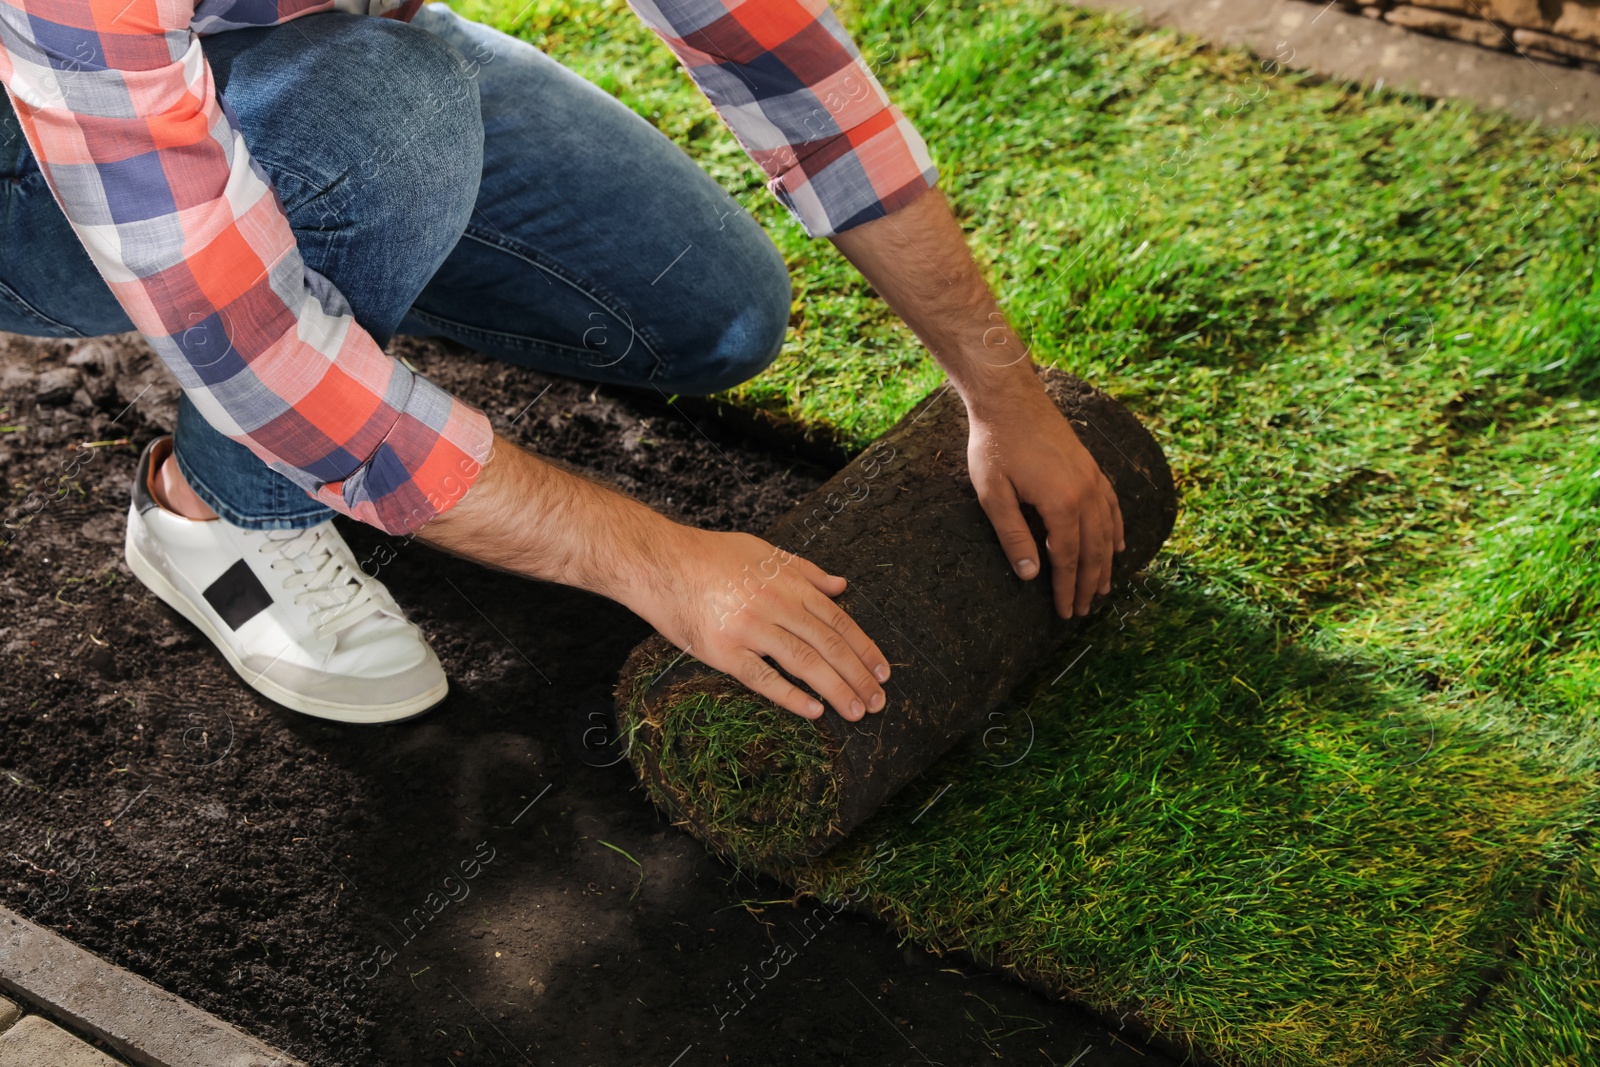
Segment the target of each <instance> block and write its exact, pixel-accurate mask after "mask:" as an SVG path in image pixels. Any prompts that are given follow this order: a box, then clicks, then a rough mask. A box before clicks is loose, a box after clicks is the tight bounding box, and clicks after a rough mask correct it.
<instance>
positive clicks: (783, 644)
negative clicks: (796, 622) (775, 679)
mask: <svg viewBox="0 0 1600 1067" xmlns="http://www.w3.org/2000/svg"><path fill="white" fill-rule="evenodd" d="M806 617H807V618H810V617H811V615H810V613H809V612H808V613H806ZM786 621H787V620H786ZM756 640H757V641H758V642H759V646H758V648H759V651H761V652H765V653H766V654H767V655H769V656H771V657H772V658H773V659H775V660H777V661H778V665H779V666H780V667H782V668H783V669H784V670H786V671H788V672H789V673H790V674H792V675H794V676H795V677H796V678H798V679H800V680H801V681H802V682H805V683H806V684H807V685H809V686H810V687H811V688H812V689H813V690H815V691H816V693H817V694H818V695H819V696H821V697H822V699H824V700H826V701H827V702H828V703H829V704H832V705H833V710H834V711H837V712H838V713H839V714H840V716H842V717H843V718H845V719H848V720H849V721H850V722H855V721H856V720H858V719H860V718H861V717H862V716H864V715H865V714H866V713H867V705H866V702H865V701H863V700H862V699H861V698H860V697H859V696H857V695H856V691H855V690H854V689H852V688H850V685H849V683H847V682H846V681H845V680H844V679H843V678H841V677H839V672H838V671H836V670H834V669H833V665H832V664H831V663H829V661H828V658H827V656H826V655H824V654H823V652H822V651H821V650H819V649H818V648H817V647H816V646H815V645H813V644H811V642H809V641H807V640H805V639H804V638H802V637H800V636H799V635H798V634H796V633H794V631H792V630H789V629H786V628H785V627H784V626H781V625H773V626H769V627H766V628H765V629H764V630H763V631H762V633H761V635H760V636H759V637H757V639H756ZM840 643H841V646H842V645H843V642H842V641H841V642H840Z"/></svg>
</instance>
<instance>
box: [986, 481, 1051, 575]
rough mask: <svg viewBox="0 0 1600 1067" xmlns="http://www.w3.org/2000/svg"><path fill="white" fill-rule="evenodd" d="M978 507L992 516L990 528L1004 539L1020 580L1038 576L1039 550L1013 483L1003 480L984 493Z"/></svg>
mask: <svg viewBox="0 0 1600 1067" xmlns="http://www.w3.org/2000/svg"><path fill="white" fill-rule="evenodd" d="M978 503H979V504H980V505H981V506H982V507H983V513H984V514H985V515H987V516H989V524H990V525H991V526H993V527H994V532H995V533H996V534H998V535H999V537H1000V548H1001V550H1002V551H1004V552H1005V554H1006V559H1008V560H1010V561H1011V569H1012V570H1014V571H1016V572H1017V577H1018V578H1021V579H1023V580H1024V581H1026V580H1027V579H1030V578H1032V577H1033V576H1034V575H1036V574H1038V573H1039V546H1038V545H1037V544H1036V543H1035V542H1034V540H1033V532H1032V531H1030V530H1029V529H1028V524H1027V522H1025V521H1024V520H1023V518H1022V508H1021V507H1019V506H1018V504H1017V492H1016V490H1015V489H1013V488H1012V487H1011V483H1010V482H1007V481H1005V480H1003V479H1002V480H1000V481H999V482H998V483H997V484H996V485H993V486H990V487H988V489H987V491H980V492H979V493H978Z"/></svg>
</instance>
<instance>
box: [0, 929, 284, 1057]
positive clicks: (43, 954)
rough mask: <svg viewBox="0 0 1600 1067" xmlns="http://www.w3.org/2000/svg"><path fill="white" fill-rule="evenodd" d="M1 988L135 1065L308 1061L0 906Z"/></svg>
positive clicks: (46, 1035) (13, 1030)
mask: <svg viewBox="0 0 1600 1067" xmlns="http://www.w3.org/2000/svg"><path fill="white" fill-rule="evenodd" d="M0 992H3V993H6V994H8V995H9V996H12V997H15V998H16V999H17V1000H19V1001H21V1002H23V1004H24V1006H26V1005H28V1004H31V1005H33V1006H34V1007H36V1008H38V1009H39V1010H40V1011H43V1012H45V1013H46V1014H49V1015H53V1016H55V1017H56V1018H57V1019H61V1020H63V1021H64V1022H66V1023H68V1024H70V1025H72V1026H74V1027H77V1028H78V1029H79V1030H82V1031H83V1032H84V1033H88V1034H93V1035H94V1036H95V1037H97V1038H99V1039H100V1040H102V1041H104V1042H105V1043H106V1044H107V1045H109V1046H110V1047H111V1048H113V1049H115V1050H116V1052H117V1054H118V1055H120V1056H122V1057H123V1058H125V1059H126V1060H127V1061H128V1062H129V1063H133V1064H137V1065H138V1067H305V1064H304V1063H302V1062H301V1061H299V1060H297V1059H294V1058H293V1057H291V1056H289V1055H288V1054H286V1053H283V1052H279V1051H278V1050H277V1049H275V1048H272V1047H271V1046H270V1045H267V1044H264V1043H263V1042H261V1041H258V1040H256V1039H255V1038H253V1037H251V1036H250V1035H249V1034H246V1033H244V1032H243V1031H241V1030H238V1029H236V1028H234V1027H232V1026H230V1025H228V1024H227V1023H225V1022H223V1021H222V1020H221V1019H218V1018H217V1017H216V1016H214V1015H212V1014H210V1013H209V1012H205V1011H201V1010H200V1009H199V1008H197V1007H195V1006H194V1005H193V1004H190V1003H189V1002H188V1001H186V1000H183V999H182V998H180V997H176V996H173V995H172V994H171V993H168V992H167V991H166V990H164V989H160V988H158V987H157V986H154V985H152V984H150V983H149V982H147V981H145V980H144V979H143V978H140V977H139V976H138V975H136V974H133V973H132V972H130V971H126V970H123V969H122V968H121V967H117V966H114V965H113V964H110V963H107V962H106V961H105V960H103V959H101V958H100V957H99V956H96V955H94V954H93V953H91V952H87V951H85V950H84V949H81V948H79V947H78V946H77V945H74V944H73V943H72V942H70V941H68V940H66V939H65V938H63V937H61V936H60V935H58V934H54V933H51V932H50V931H49V930H46V929H44V928H43V927H41V926H37V925H35V924H33V923H31V922H29V921H28V920H27V919H24V918H23V917H22V916H20V915H18V914H16V913H15V912H13V911H11V910H9V909H7V908H0ZM35 1018H36V1017H35V1016H29V1018H28V1019H24V1020H23V1021H22V1022H21V1023H17V1024H16V1026H13V1027H11V1029H10V1031H9V1033H11V1034H15V1033H16V1032H17V1030H18V1029H19V1028H20V1027H22V1026H24V1025H28V1024H29V1019H35ZM39 1023H44V1020H39V1021H38V1023H33V1024H31V1025H32V1026H33V1027H34V1028H35V1029H39V1031H40V1034H39V1038H40V1039H41V1040H42V1039H44V1038H49V1039H51V1040H55V1039H56V1038H55V1035H54V1034H50V1033H48V1031H45V1030H43V1029H42V1028H40V1027H39ZM46 1025H48V1024H46ZM51 1029H54V1028H53V1027H51ZM56 1033H61V1031H56ZM0 1036H5V1035H3V1034H0ZM73 1040H76V1039H73ZM84 1048H85V1049H86V1050H88V1051H91V1052H92V1051H93V1050H92V1049H89V1047H88V1046H84ZM102 1059H103V1057H102ZM69 1062H70V1061H69ZM83 1062H84V1063H86V1064H87V1063H91V1062H94V1061H92V1060H87V1059H86V1060H84V1061H83Z"/></svg>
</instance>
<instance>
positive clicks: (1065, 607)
mask: <svg viewBox="0 0 1600 1067" xmlns="http://www.w3.org/2000/svg"><path fill="white" fill-rule="evenodd" d="M1080 525H1081V524H1080V521H1079V519H1078V516H1077V515H1076V514H1075V513H1074V512H1070V511H1055V512H1052V513H1051V514H1050V515H1047V516H1045V528H1046V529H1048V530H1049V531H1050V535H1049V537H1048V538H1046V539H1045V547H1046V548H1048V549H1049V550H1050V569H1051V573H1052V584H1053V585H1054V586H1055V595H1056V614H1058V615H1060V616H1061V617H1062V618H1063V619H1070V618H1072V612H1073V607H1074V605H1073V595H1074V594H1075V593H1076V591H1077V585H1078V537H1079V533H1078V531H1079V527H1080Z"/></svg>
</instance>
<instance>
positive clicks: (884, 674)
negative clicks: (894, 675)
mask: <svg viewBox="0 0 1600 1067" xmlns="http://www.w3.org/2000/svg"><path fill="white" fill-rule="evenodd" d="M872 676H873V677H874V678H876V679H878V681H880V682H887V681H888V680H889V665H888V664H887V663H880V664H878V665H877V666H876V667H874V668H872Z"/></svg>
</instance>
